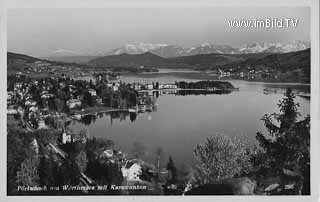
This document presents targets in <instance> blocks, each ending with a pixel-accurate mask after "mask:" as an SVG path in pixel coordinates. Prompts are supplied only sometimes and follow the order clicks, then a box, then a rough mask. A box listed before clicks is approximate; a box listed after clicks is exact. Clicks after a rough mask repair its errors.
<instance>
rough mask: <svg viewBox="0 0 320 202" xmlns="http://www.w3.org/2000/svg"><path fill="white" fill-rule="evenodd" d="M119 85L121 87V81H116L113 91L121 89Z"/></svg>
mask: <svg viewBox="0 0 320 202" xmlns="http://www.w3.org/2000/svg"><path fill="white" fill-rule="evenodd" d="M119 87H120V83H115V84H114V85H113V87H112V88H113V91H118V90H119Z"/></svg>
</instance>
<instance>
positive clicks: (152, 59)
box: [89, 52, 168, 67]
mask: <svg viewBox="0 0 320 202" xmlns="http://www.w3.org/2000/svg"><path fill="white" fill-rule="evenodd" d="M89 64H90V65H92V66H101V67H139V66H147V67H165V66H166V65H168V61H167V59H165V58H162V57H160V56H157V55H154V54H152V53H149V52H148V53H143V54H136V55H129V54H126V53H125V54H121V55H111V56H104V57H99V58H96V59H93V60H91V61H89Z"/></svg>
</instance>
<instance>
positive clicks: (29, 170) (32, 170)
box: [17, 156, 39, 186]
mask: <svg viewBox="0 0 320 202" xmlns="http://www.w3.org/2000/svg"><path fill="white" fill-rule="evenodd" d="M38 165H39V161H38V159H37V157H36V156H31V157H29V158H27V159H25V160H24V161H23V162H22V163H21V166H20V169H19V171H18V172H17V184H18V185H21V186H23V185H25V186H37V185H39V173H38Z"/></svg>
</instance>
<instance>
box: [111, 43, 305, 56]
mask: <svg viewBox="0 0 320 202" xmlns="http://www.w3.org/2000/svg"><path fill="white" fill-rule="evenodd" d="M307 48H310V42H304V41H293V42H288V43H270V42H261V43H250V44H244V45H242V46H240V47H239V48H237V47H232V46H229V45H220V44H211V43H207V42H206V43H203V44H200V45H199V46H196V47H191V48H184V47H180V46H177V45H170V44H152V43H130V44H126V45H124V46H122V47H120V48H117V49H114V50H112V51H110V52H108V53H107V54H106V55H119V54H123V53H127V54H141V53H145V52H151V53H153V54H156V55H158V56H161V57H166V58H167V57H179V56H190V55H199V54H211V53H220V54H243V53H262V52H270V53H286V52H294V51H299V50H304V49H307Z"/></svg>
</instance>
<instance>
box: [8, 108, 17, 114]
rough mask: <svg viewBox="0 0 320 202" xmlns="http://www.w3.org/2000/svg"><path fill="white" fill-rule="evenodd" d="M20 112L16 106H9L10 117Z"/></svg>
mask: <svg viewBox="0 0 320 202" xmlns="http://www.w3.org/2000/svg"><path fill="white" fill-rule="evenodd" d="M17 113H18V111H17V109H15V108H14V106H9V107H8V109H7V114H9V115H14V114H17Z"/></svg>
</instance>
